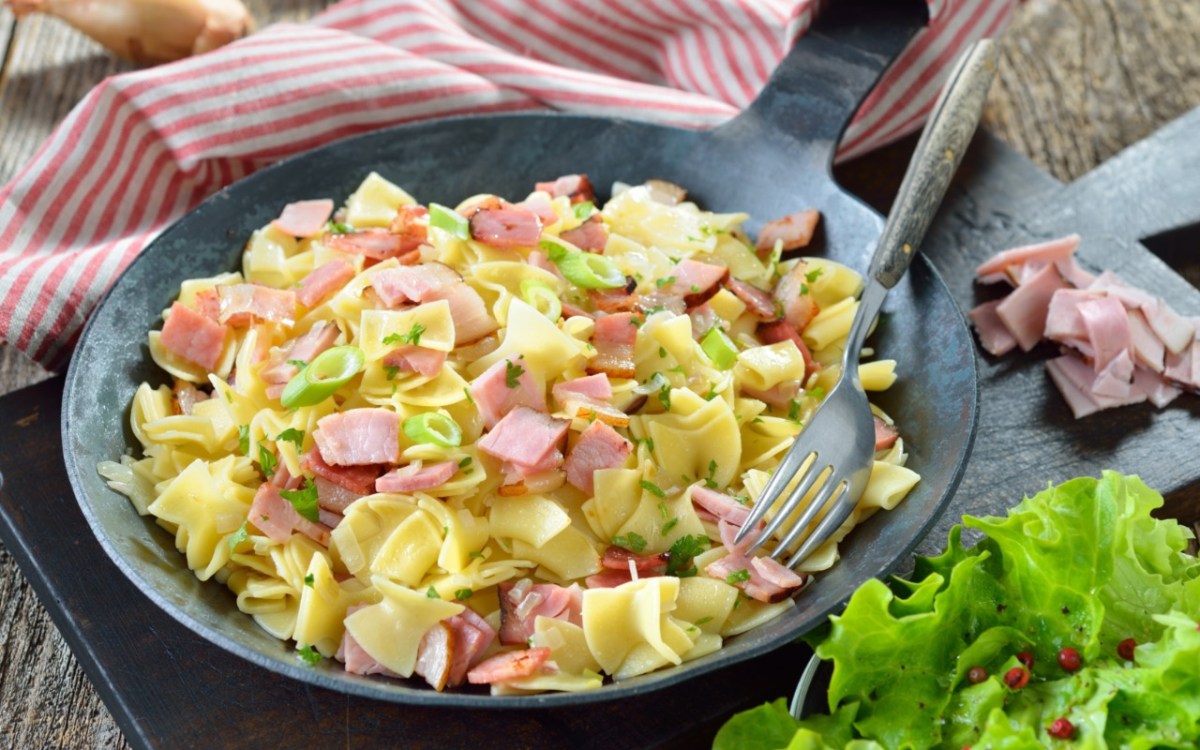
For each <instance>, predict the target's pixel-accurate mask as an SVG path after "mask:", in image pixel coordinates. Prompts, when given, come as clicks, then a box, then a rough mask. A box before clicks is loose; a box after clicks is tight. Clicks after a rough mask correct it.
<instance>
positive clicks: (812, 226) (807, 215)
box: [755, 209, 821, 252]
mask: <svg viewBox="0 0 1200 750" xmlns="http://www.w3.org/2000/svg"><path fill="white" fill-rule="evenodd" d="M820 218H821V214H820V212H819V211H816V210H814V209H808V210H807V211H797V212H796V213H794V214H788V215H787V216H784V217H783V218H782V219H776V220H775V221H770V222H767V224H766V225H765V226H763V228H762V231H760V232H759V233H758V242H757V243H756V245H755V247H757V248H758V250H759V252H768V251H770V250H772V249H774V247H775V243H776V242H777V241H779V240H783V249H784V250H785V251H787V250H795V249H797V248H801V247H808V243H810V242H812V237H813V233H814V232H816V230H817V221H818V220H819V219H820Z"/></svg>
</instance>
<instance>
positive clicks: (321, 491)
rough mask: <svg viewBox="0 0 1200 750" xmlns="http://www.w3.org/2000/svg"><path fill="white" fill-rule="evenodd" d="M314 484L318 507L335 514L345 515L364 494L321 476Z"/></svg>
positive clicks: (316, 478)
mask: <svg viewBox="0 0 1200 750" xmlns="http://www.w3.org/2000/svg"><path fill="white" fill-rule="evenodd" d="M313 483H314V484H316V485H317V505H318V506H319V507H320V508H321V509H322V510H329V511H333V512H334V513H345V512H346V509H347V508H349V507H350V506H351V504H353V503H354V501H355V500H357V499H359V498H360V497H362V496H363V494H364V493H361V492H355V491H353V490H348V489H346V488H345V487H342V486H341V485H339V484H337V483H335V482H331V481H329V480H328V479H326V478H325V477H323V476H320V475H318V476H316V477H315V478H314V479H313ZM326 525H328V524H326Z"/></svg>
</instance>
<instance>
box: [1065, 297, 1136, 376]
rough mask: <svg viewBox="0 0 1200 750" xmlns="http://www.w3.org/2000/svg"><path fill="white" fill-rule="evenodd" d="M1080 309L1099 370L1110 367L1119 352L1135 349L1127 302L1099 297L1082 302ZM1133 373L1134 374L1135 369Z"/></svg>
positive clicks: (1095, 363) (1097, 369) (1096, 366)
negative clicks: (1122, 302)
mask: <svg viewBox="0 0 1200 750" xmlns="http://www.w3.org/2000/svg"><path fill="white" fill-rule="evenodd" d="M1077 309H1078V310H1079V315H1080V317H1081V318H1082V319H1083V325H1084V328H1085V329H1086V330H1087V336H1088V338H1089V339H1090V340H1091V342H1092V348H1093V350H1094V359H1095V362H1094V365H1095V368H1096V371H1097V372H1099V371H1101V370H1103V369H1104V368H1105V367H1107V366H1108V364H1109V363H1110V362H1112V361H1113V360H1114V359H1116V358H1117V355H1119V354H1120V353H1122V352H1128V351H1130V350H1131V349H1132V347H1133V332H1132V330H1131V328H1130V325H1129V316H1128V315H1127V314H1126V313H1125V305H1123V304H1121V301H1120V300H1118V299H1116V298H1114V297H1100V298H1098V299H1091V300H1087V301H1086V302H1081V303H1080V304H1079V306H1078V308H1077ZM1130 375H1131V377H1132V372H1131V373H1130Z"/></svg>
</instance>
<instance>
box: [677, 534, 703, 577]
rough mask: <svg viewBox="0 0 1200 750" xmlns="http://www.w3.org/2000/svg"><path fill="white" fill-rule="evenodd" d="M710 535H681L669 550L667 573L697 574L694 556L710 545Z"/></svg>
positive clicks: (678, 574) (682, 575)
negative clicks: (693, 562) (693, 561)
mask: <svg viewBox="0 0 1200 750" xmlns="http://www.w3.org/2000/svg"><path fill="white" fill-rule="evenodd" d="M709 544H710V543H709V541H708V537H706V536H704V535H703V534H697V535H695V536H693V535H691V534H688V535H685V536H681V537H679V538H678V539H676V540H675V543H674V544H672V545H671V549H669V550H667V575H669V576H679V577H680V578H688V577H690V576H694V575H696V572H697V571H696V566H695V565H693V564H692V558H694V557H695V556H696V555H698V554H700V553H701V552H703V551H704V550H706V549H708V546H709Z"/></svg>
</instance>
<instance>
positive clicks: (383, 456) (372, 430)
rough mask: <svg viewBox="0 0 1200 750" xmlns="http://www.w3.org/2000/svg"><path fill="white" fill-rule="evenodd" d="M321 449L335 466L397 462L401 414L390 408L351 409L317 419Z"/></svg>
mask: <svg viewBox="0 0 1200 750" xmlns="http://www.w3.org/2000/svg"><path fill="white" fill-rule="evenodd" d="M313 440H315V441H316V443H317V449H318V450H319V451H320V453H321V458H323V459H324V460H325V461H326V462H327V463H330V464H332V465H334V466H363V465H366V464H390V463H395V461H396V457H397V455H398V454H399V453H400V416H399V415H398V414H396V412H394V411H390V410H388V409H379V408H375V409H350V410H349V411H344V412H339V413H335V414H330V415H328V416H326V417H322V418H321V419H319V420H317V429H316V430H315V431H314V432H313Z"/></svg>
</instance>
